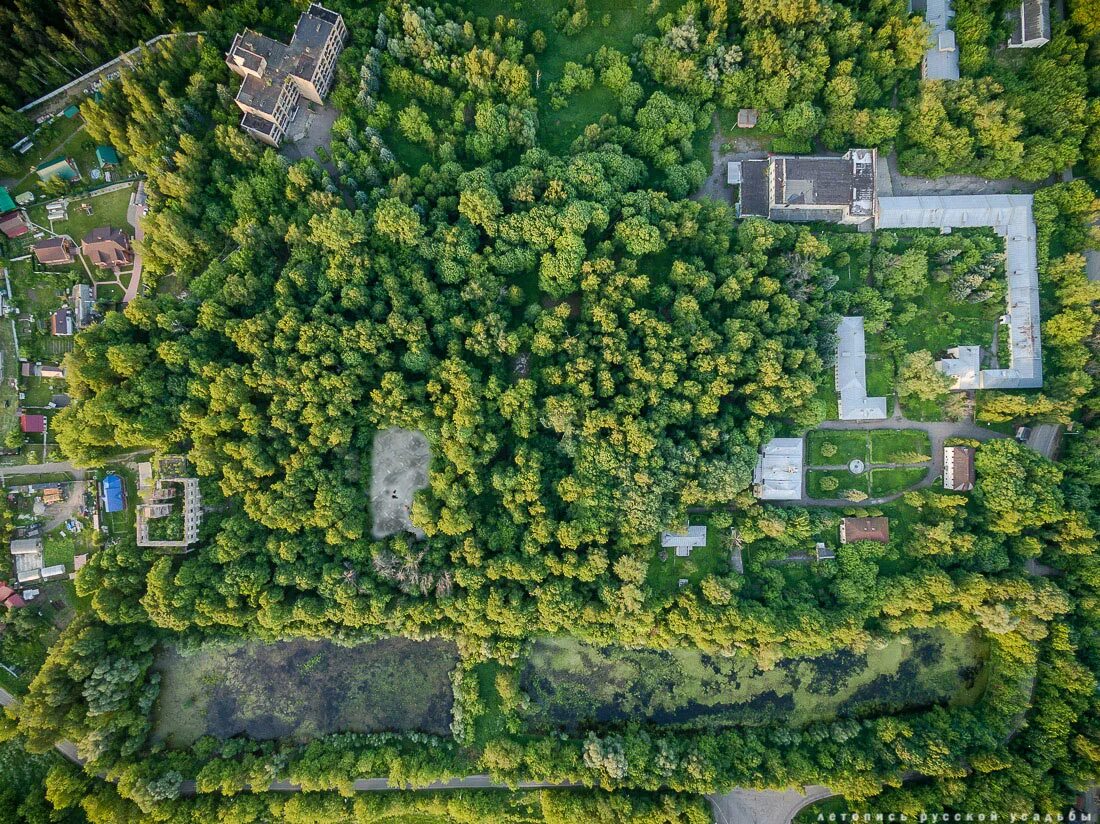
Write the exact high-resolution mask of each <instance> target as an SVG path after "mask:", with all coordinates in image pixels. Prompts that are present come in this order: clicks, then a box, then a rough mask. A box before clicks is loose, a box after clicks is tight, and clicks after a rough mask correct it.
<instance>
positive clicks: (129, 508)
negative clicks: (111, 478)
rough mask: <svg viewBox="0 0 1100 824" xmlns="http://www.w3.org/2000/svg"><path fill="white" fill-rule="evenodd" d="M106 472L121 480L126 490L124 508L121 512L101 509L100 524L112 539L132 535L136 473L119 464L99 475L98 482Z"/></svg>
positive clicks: (133, 530)
mask: <svg viewBox="0 0 1100 824" xmlns="http://www.w3.org/2000/svg"><path fill="white" fill-rule="evenodd" d="M108 472H113V473H114V474H115V475H118V476H119V477H120V478H122V483H123V487H124V488H125V490H126V508H125V509H123V510H122V511H121V512H107V511H105V510H102V509H101V510H100V523H102V524H105V525H106V526H107V529H108V531H109V532H110V534H111V535H112V536H113V537H119V536H124V535H133V534H134V532H135V526H134V508H135V506H136V505H137V473H135V472H132V471H131V470H129V469H127V468H126V467H125V466H123V465H121V464H112V465H111V466H108V467H106V468H105V469H104V471H102V472H100V473H99V479H98V480H99V481H102V480H103V479H104V478H105V477H106V476H107V473H108ZM97 482H98V481H97Z"/></svg>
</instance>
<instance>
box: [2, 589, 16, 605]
mask: <svg viewBox="0 0 1100 824" xmlns="http://www.w3.org/2000/svg"><path fill="white" fill-rule="evenodd" d="M13 595H15V590H14V589H12V588H11V587H9V586H8V585H7V584H0V604H2V603H4V602H5V601H6V600H8V598H10V597H11V596H13Z"/></svg>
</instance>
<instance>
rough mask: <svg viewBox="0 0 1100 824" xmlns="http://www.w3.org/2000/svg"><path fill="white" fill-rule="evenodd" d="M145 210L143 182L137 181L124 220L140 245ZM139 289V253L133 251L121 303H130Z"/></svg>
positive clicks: (143, 230)
mask: <svg viewBox="0 0 1100 824" xmlns="http://www.w3.org/2000/svg"><path fill="white" fill-rule="evenodd" d="M144 209H145V181H144V180H139V181H138V185H137V190H136V191H135V192H134V193H133V194H132V195H130V205H129V207H127V209H126V220H127V222H128V223H129V224H130V225H131V226H133V227H134V240H136V241H137V242H138V243H141V242H142V241H143V240H145V229H144V228H143V227H142V220H141V218H142V211H143V210H144ZM139 288H141V253H140V252H138V251H136V250H135V251H134V271H133V274H131V275H130V285H129V286H127V287H126V294H125V295H123V297H122V302H123V303H124V304H125V303H130V302H131V301H132V300H133V299H134V298H136V297H137V295H138V289H139Z"/></svg>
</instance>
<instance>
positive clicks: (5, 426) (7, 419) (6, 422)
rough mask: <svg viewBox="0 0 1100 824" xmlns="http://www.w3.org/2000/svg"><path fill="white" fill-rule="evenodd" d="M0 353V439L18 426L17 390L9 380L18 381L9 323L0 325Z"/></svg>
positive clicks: (17, 366)
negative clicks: (1, 363) (0, 356)
mask: <svg viewBox="0 0 1100 824" xmlns="http://www.w3.org/2000/svg"><path fill="white" fill-rule="evenodd" d="M0 352H2V353H3V356H4V368H3V375H2V376H0V378H2V379H0V439H2V438H3V437H4V436H5V435H7V434H8V433H9V432H11V431H12V430H13V429H15V428H16V426H18V424H19V390H18V389H16V388H15V387H13V386H12V384H11V380H10V379H12V378H14V379H15V380H16V381H18V379H19V360H18V358H16V357H15V338H14V337H13V336H12V332H11V323H9V322H7V321H4V322H2V323H0Z"/></svg>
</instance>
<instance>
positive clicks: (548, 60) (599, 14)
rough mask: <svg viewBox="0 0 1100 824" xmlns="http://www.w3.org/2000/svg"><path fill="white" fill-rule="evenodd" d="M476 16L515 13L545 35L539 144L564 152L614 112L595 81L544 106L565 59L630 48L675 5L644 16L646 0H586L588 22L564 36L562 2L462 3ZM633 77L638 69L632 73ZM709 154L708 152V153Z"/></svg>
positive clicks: (613, 102)
mask: <svg viewBox="0 0 1100 824" xmlns="http://www.w3.org/2000/svg"><path fill="white" fill-rule="evenodd" d="M462 5H463V6H464V7H465V8H467V9H469V11H470V13H471V14H473V15H475V16H481V17H486V18H489V19H492V18H494V17H496V16H497V15H499V14H503V15H504V16H505V17H519V18H521V19H522V20H523V21H524V22H526V23H527V29H528V31H535V30H536V29H540V30H541V31H542V32H543V34H545V35H546V48H545V49H544V50H543V51H542V53H541V54H538V55H536V56H535V59H536V63H537V66H538V70H539V72H540V75H539V77H538V80H537V83H538V86H537V88H535V89H534V90H533V91H534V92H535V96H536V97H537V98H538V101H539V136H538V141H539V145H540V146H543V147H545V148H547V149H549V150H550V151H551V152H564V151H566V150H567V149H568V148H569V145H570V144H571V143H572V142H573V140H574V139H575V138H576V137H577V136H578V135H579V134H580V133H581V132H583V131H584V127H585V126H587V125H588V124H590V123H595V122H597V121H598V120H599V119H600V117H601V116H602V115H604V114H612V115H615V116H616V117H617V116H618V114H619V108H620V107H619V104H618V102H617V100H616V99H615V97H614V95H613V94H612V93H611V92H610V91H609V90H608V89H606V88H605V87H603V86H601V85H600V83H599V82H598V80H597V82H596V84H595V85H594V86H593V87H592V88H591V89H590V90H588V91H579V92H577V93H576V94H574V95H572V96H571V97H570V98H569V103H568V105H567V106H566V107H565V108H564V109H561V110H560V111H555V110H553V109H552V108H550V106H549V99H550V95H549V93H548V89H549V87H550V84H551V83H555V82H557V81H558V80H560V79H561V77H562V74H563V72H564V70H565V64H566V63H567V62H573V63H580V64H584V63H585V61H586V59H587V58H588V57H589V56H590V55H595V54H596V52H597V51H599V49H600V47H601V46H608V47H609V48H613V49H618V50H619V51H621V52H623V53H624V54H630V52H631V51H632V50H633V47H632V45H631V41H632V40H633V39H634V36H635V35H637V34H639V33H640V32H646V33H653V34H656V33H657V19H658V18H659V17H661V16H662V15H665V14H667V13H669V12H671V11H673V10H674V9H675V8H676V7H678V6H679V3H671V4H663V5H661V6H660V9H659V12H658V13H657V14H648V13H647V9H648V7H649V5H650V4H649V2H647V0H588V2H587V3H586V6H587V8H588V19H589V23H588V25H587V26H585V27H584V28H583V29H582V30H581V31H579V32H577V33H576V34H573V35H566V34H564V33H563V32H561V31H559V30H558V28H557V27H556V26H555V25H554V22H553V18H554V15H555V14H556V13H557V12H558V11H559V10H560V9H562V8H564V7H565V6H566V3H565V2H562V0H548V2H545V3H524V4H518V3H515V2H508V0H468V2H466V3H463V4H462ZM635 79H638V78H637V72H635ZM708 154H709V153H708Z"/></svg>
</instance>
